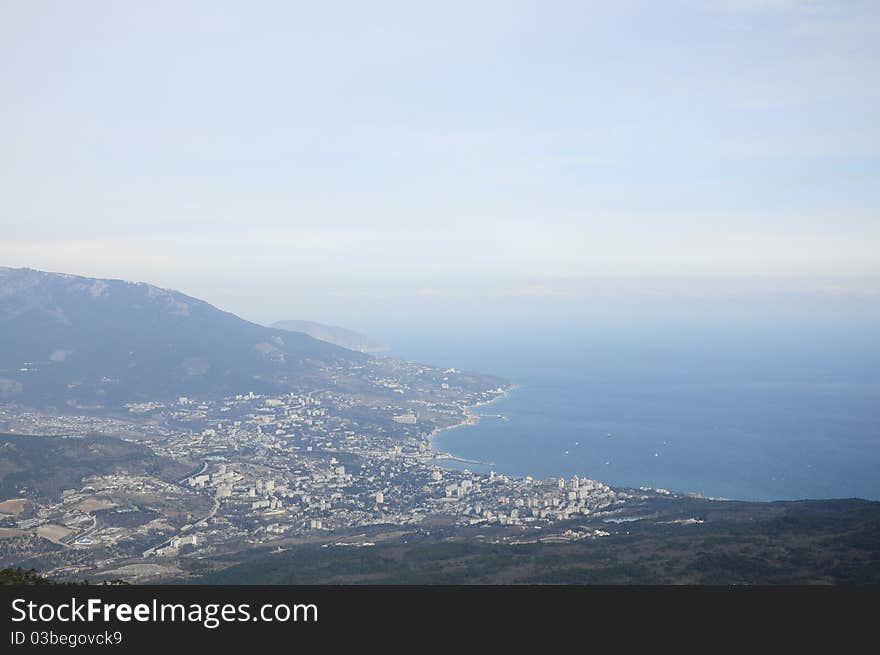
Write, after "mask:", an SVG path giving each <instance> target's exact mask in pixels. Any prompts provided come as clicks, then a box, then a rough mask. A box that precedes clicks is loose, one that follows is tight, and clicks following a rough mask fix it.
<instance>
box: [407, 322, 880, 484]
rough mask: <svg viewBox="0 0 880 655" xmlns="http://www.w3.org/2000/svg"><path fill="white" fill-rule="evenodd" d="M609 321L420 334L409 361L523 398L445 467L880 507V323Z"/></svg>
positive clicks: (484, 415) (463, 440)
mask: <svg viewBox="0 0 880 655" xmlns="http://www.w3.org/2000/svg"><path fill="white" fill-rule="evenodd" d="M772 318H773V317H772V316H771V317H770V319H765V320H751V321H749V320H740V321H737V320H715V321H703V322H700V321H696V320H684V319H682V320H665V321H660V320H655V321H641V322H639V321H635V322H633V321H626V322H615V321H610V320H605V321H598V322H583V323H565V324H555V325H545V324H540V323H536V324H533V325H531V327H526V326H523V325H509V324H508V325H505V326H503V327H497V326H496V327H490V328H485V329H475V328H473V327H472V326H470V327H468V329H464V328H460V329H457V328H456V326H455V325H454V324H450V325H446V326H443V327H438V328H437V329H435V330H433V331H432V330H425V329H421V330H411V331H407V332H405V333H400V334H398V335H396V337H394V338H393V339H391V343H392V347H393V349H394V354H395V355H396V356H400V357H404V358H407V359H413V360H416V361H422V362H425V363H430V364H437V365H441V366H454V367H458V368H464V369H469V370H476V371H480V372H483V373H492V374H497V375H500V376H503V377H505V378H507V379H508V380H510V381H511V382H512V383H513V384H514V385H515V387H514V388H513V389H512V391H510V393H509V394H508V395H507V396H506V397H504V398H502V399H500V400H498V401H496V402H494V403H491V404H489V405H486V406H483V407H481V408H478V410H477V413H479V414H480V415H481V420H480V422H479V423H478V424H477V425H472V426H461V427H457V428H454V429H450V430H445V431H442V432H441V433H440V434H438V435H437V437H436V439H435V441H434V444H435V446H436V448H437V449H438V450H440V451H444V452H448V453H451V454H454V455H456V456H459V457H462V458H466V459H469V460H476V461H480V462H484V464H485V465H484V466H479V465H473V464H461V463H454V462H447V465H450V466H456V467H459V468H470V469H472V470H490V469H491V470H494V471H496V472H498V473H504V474H508V475H516V476H532V477H535V478H545V477H560V476H561V477H571V476H574V475H578V476H581V477H587V478H591V479H596V480H600V481H602V482H605V483H607V484H610V485H614V486H623V487H650V488H662V489H667V490H670V491H674V492H680V493H693V494H702V495H703V496H706V497H712V498H726V499H740V500H762V501H769V500H792V499H805V498H849V497H859V498H866V499H873V500H880V339H878V331H877V329H876V328H877V324H876V323H875V321H873V320H868V319H860V318H859V317H858V316H856V317H855V319H853V320H836V319H834V317H831V318H830V319H827V320H822V319H817V318H816V317H802V318H797V317H795V318H794V319H790V320H784V321H782V320H772Z"/></svg>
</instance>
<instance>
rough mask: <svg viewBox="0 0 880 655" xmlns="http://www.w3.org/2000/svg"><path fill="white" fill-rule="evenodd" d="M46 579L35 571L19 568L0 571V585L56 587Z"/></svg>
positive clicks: (54, 583)
mask: <svg viewBox="0 0 880 655" xmlns="http://www.w3.org/2000/svg"><path fill="white" fill-rule="evenodd" d="M57 584H58V583H57V582H53V581H52V580H49V579H47V578H44V577H43V576H41V575H40V574H39V573H37V571H36V569H23V568H21V567H15V568H13V567H7V568H5V569H0V585H28V586H34V585H57Z"/></svg>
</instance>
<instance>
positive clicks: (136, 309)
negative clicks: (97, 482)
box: [0, 267, 366, 408]
mask: <svg viewBox="0 0 880 655" xmlns="http://www.w3.org/2000/svg"><path fill="white" fill-rule="evenodd" d="M0 335H2V339H0V399H2V400H10V399H11V400H22V401H26V402H32V403H37V404H53V403H54V404H63V403H66V404H68V405H70V404H71V402H73V403H75V404H76V405H78V406H80V408H82V407H83V406H90V405H97V406H107V405H117V404H120V403H123V402H126V401H134V400H142V399H146V398H150V399H152V398H167V397H173V396H174V395H193V394H195V395H198V394H199V393H212V394H215V393H233V392H236V393H240V392H242V391H247V390H249V389H250V388H253V389H254V390H277V389H283V388H287V387H291V388H293V387H296V386H298V385H302V384H305V383H307V382H308V381H310V380H311V381H312V382H316V381H319V380H320V381H324V382H326V381H327V379H328V369H330V368H332V367H334V366H347V365H351V364H356V363H358V362H360V361H363V358H364V357H366V355H363V354H362V353H357V352H354V351H351V350H347V349H345V348H341V347H339V346H336V345H333V344H329V343H326V342H323V341H320V340H317V339H314V338H312V337H310V336H308V335H306V334H303V333H296V332H288V331H284V330H280V329H276V328H269V327H265V326H261V325H258V324H256V323H252V322H250V321H247V320H245V319H242V318H240V317H238V316H236V315H235V314H233V313H231V312H227V311H224V310H221V309H219V308H217V307H215V306H214V305H211V304H210V303H208V302H207V301H204V300H201V299H199V298H195V297H192V296H188V295H186V294H183V293H181V292H179V291H174V290H170V289H163V288H160V287H157V286H154V285H150V284H146V283H143V282H129V281H126V280H120V279H107V278H90V277H85V276H79V275H72V274H68V273H50V272H46V271H39V270H36V269H30V268H18V269H16V268H9V267H0ZM71 398H73V401H71Z"/></svg>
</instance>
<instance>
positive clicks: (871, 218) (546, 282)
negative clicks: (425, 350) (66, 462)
mask: <svg viewBox="0 0 880 655" xmlns="http://www.w3.org/2000/svg"><path fill="white" fill-rule="evenodd" d="M612 5H613V8H612ZM0 93H2V95H0V100H2V102H0V225H2V232H0V264H5V265H10V266H30V267H34V268H41V269H49V270H56V271H64V272H71V273H78V274H84V275H95V276H103V277H121V278H127V279H135V280H141V281H147V282H152V283H155V284H159V285H161V286H168V287H173V288H176V289H180V290H181V291H184V292H187V293H190V294H193V295H197V296H200V297H203V298H205V299H207V300H209V301H212V302H214V303H215V304H218V305H220V306H221V307H224V308H226V309H230V310H233V311H236V312H238V313H241V314H243V315H245V316H247V317H249V318H253V319H256V320H273V319H276V318H313V319H317V320H330V321H337V322H338V321H344V322H348V323H351V322H352V321H353V320H354V321H355V323H357V321H356V320H355V318H356V316H357V315H358V313H364V312H366V313H367V314H369V313H370V312H374V313H381V312H384V311H387V310H388V308H389V307H398V308H399V307H403V306H407V303H410V304H411V306H415V305H416V304H418V305H419V306H422V307H435V308H438V309H439V308H443V311H446V310H447V309H448V308H450V307H453V308H454V307H457V308H458V310H459V311H474V310H481V309H482V310H485V311H488V310H489V309H491V308H492V307H495V306H499V307H500V306H502V305H505V304H508V305H509V304H513V305H516V306H518V307H526V308H544V307H546V306H548V304H550V305H552V304H553V303H555V302H558V303H561V304H565V303H568V304H569V305H571V304H574V305H577V304H579V303H581V304H582V303H589V302H593V301H595V299H597V298H614V297H620V298H624V297H629V298H640V297H646V296H647V297H654V298H656V297H661V298H662V297H665V296H667V295H670V296H675V297H713V296H715V297H722V296H725V295H730V296H737V295H743V294H745V295H749V294H757V295H762V294H763V295H765V296H766V295H768V294H769V295H773V294H777V293H783V294H795V295H797V294H800V295H804V296H815V297H817V298H824V297H839V296H854V297H858V298H869V299H875V300H876V302H880V255H878V253H880V120H878V117H880V3H878V2H876V1H875V0H868V1H866V2H848V1H845V0H832V1H828V2H824V1H821V0H817V1H808V0H804V1H798V0H715V1H713V0H704V1H698V0H669V1H667V2H654V1H645V2H625V1H624V2H620V1H618V2H614V3H610V2H595V3H593V2H586V1H581V2H552V1H550V0H541V1H540V2H485V1H483V2H474V1H469V2H464V3H456V2H449V1H444V2H430V3H427V2H425V3H422V2H412V1H410V2H400V3H386V2H370V3H367V2H303V3H296V2H222V1H218V0H212V1H210V2H183V1H180V0H175V1H174V2H149V3H143V2H119V1H113V2H88V1H82V0H80V1H77V2H63V1H57V2H39V1H36V0H27V1H24V0H22V1H18V2H13V1H10V0H0ZM365 322H367V323H372V322H374V321H372V319H370V320H366V319H365ZM355 327H357V325H355Z"/></svg>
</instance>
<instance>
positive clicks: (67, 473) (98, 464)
mask: <svg viewBox="0 0 880 655" xmlns="http://www.w3.org/2000/svg"><path fill="white" fill-rule="evenodd" d="M195 468H196V466H195V465H194V464H188V463H181V462H177V461H175V460H172V459H169V458H167V457H162V456H159V455H156V454H155V453H154V452H153V451H152V450H150V449H149V448H147V447H146V446H142V445H140V444H136V443H131V442H129V441H123V440H122V439H117V438H115V437H104V436H97V435H93V436H88V437H32V436H23V435H11V434H2V433H0V499H5V498H15V497H19V496H20V495H21V492H22V491H26V492H27V494H26V495H27V497H29V498H33V497H42V498H54V497H57V496H58V495H59V494H60V493H61V492H62V491H63V490H64V489H71V488H79V487H80V486H81V484H80V483H81V481H82V479H83V478H85V477H88V476H90V475H108V474H111V473H117V472H120V471H127V472H128V474H130V475H151V476H154V477H157V478H160V479H162V480H165V481H168V482H172V481H175V480H179V479H180V478H183V477H184V476H186V475H187V474H188V473H190V472H192V471H193V470H194V469H195Z"/></svg>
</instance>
